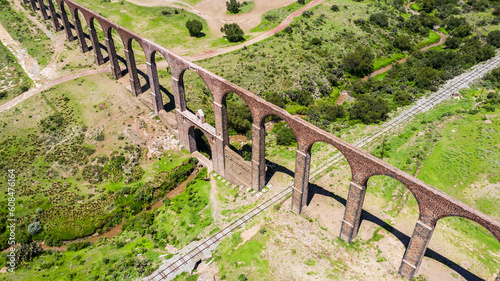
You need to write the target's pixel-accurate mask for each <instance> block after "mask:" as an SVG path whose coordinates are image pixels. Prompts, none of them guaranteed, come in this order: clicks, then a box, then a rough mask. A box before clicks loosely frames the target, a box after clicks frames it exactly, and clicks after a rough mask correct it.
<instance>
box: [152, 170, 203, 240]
mask: <svg viewBox="0 0 500 281" xmlns="http://www.w3.org/2000/svg"><path fill="white" fill-rule="evenodd" d="M210 189H211V184H210V181H204V180H202V179H199V180H192V182H191V183H190V184H189V183H188V185H187V186H186V190H185V191H184V192H183V193H182V194H180V195H177V196H176V197H174V198H173V199H172V201H171V202H170V204H169V205H168V206H163V207H162V208H161V211H160V212H159V213H158V215H157V216H156V218H155V220H154V225H153V227H154V229H156V230H157V233H158V234H157V236H156V237H157V238H156V239H157V241H158V243H160V245H163V246H164V245H165V244H167V243H168V244H171V245H173V246H175V247H178V248H179V247H184V246H186V245H187V244H189V243H190V242H191V241H193V240H199V239H200V238H201V237H200V235H202V234H203V233H204V232H206V231H207V228H208V227H210V226H211V224H212V222H213V218H212V213H211V209H210V206H209V202H210ZM207 234H208V232H207Z"/></svg>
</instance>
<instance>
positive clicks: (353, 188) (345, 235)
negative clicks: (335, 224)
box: [340, 176, 366, 244]
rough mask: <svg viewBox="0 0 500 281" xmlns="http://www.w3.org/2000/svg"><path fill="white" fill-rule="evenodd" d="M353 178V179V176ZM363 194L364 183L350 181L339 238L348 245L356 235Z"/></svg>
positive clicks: (364, 191)
mask: <svg viewBox="0 0 500 281" xmlns="http://www.w3.org/2000/svg"><path fill="white" fill-rule="evenodd" d="M353 178H355V177H354V176H353ZM365 194H366V183H365V184H360V183H357V182H354V181H351V184H350V187H349V194H348V195H347V202H346V208H345V213H344V219H343V220H342V226H341V229H340V238H341V239H342V240H344V241H345V242H346V243H348V244H349V243H351V241H352V239H354V237H355V236H356V234H358V229H359V225H360V223H361V212H362V210H363V202H364V201H365Z"/></svg>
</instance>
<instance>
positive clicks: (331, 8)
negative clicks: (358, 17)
mask: <svg viewBox="0 0 500 281" xmlns="http://www.w3.org/2000/svg"><path fill="white" fill-rule="evenodd" d="M330 10H332V11H333V12H338V11H339V10H340V9H339V6H337V5H332V7H330Z"/></svg>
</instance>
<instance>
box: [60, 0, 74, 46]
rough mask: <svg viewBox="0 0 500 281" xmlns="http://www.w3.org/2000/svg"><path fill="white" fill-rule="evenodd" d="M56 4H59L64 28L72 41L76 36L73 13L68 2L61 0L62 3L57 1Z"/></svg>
mask: <svg viewBox="0 0 500 281" xmlns="http://www.w3.org/2000/svg"><path fill="white" fill-rule="evenodd" d="M56 5H58V6H59V12H60V17H61V21H62V25H63V28H64V29H66V34H67V36H68V39H69V40H70V41H72V40H73V39H74V38H75V33H74V30H75V26H74V25H73V15H71V10H70V9H69V6H68V4H66V2H64V1H61V5H59V4H58V3H57V2H56Z"/></svg>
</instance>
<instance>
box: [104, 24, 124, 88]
mask: <svg viewBox="0 0 500 281" xmlns="http://www.w3.org/2000/svg"><path fill="white" fill-rule="evenodd" d="M105 40H106V48H107V49H108V58H109V62H110V64H109V67H110V68H111V73H113V77H114V78H115V79H116V80H118V79H120V78H121V77H122V70H121V69H120V65H119V64H118V55H117V54H116V48H115V41H114V40H113V37H112V35H111V30H109V31H108V32H105Z"/></svg>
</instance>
